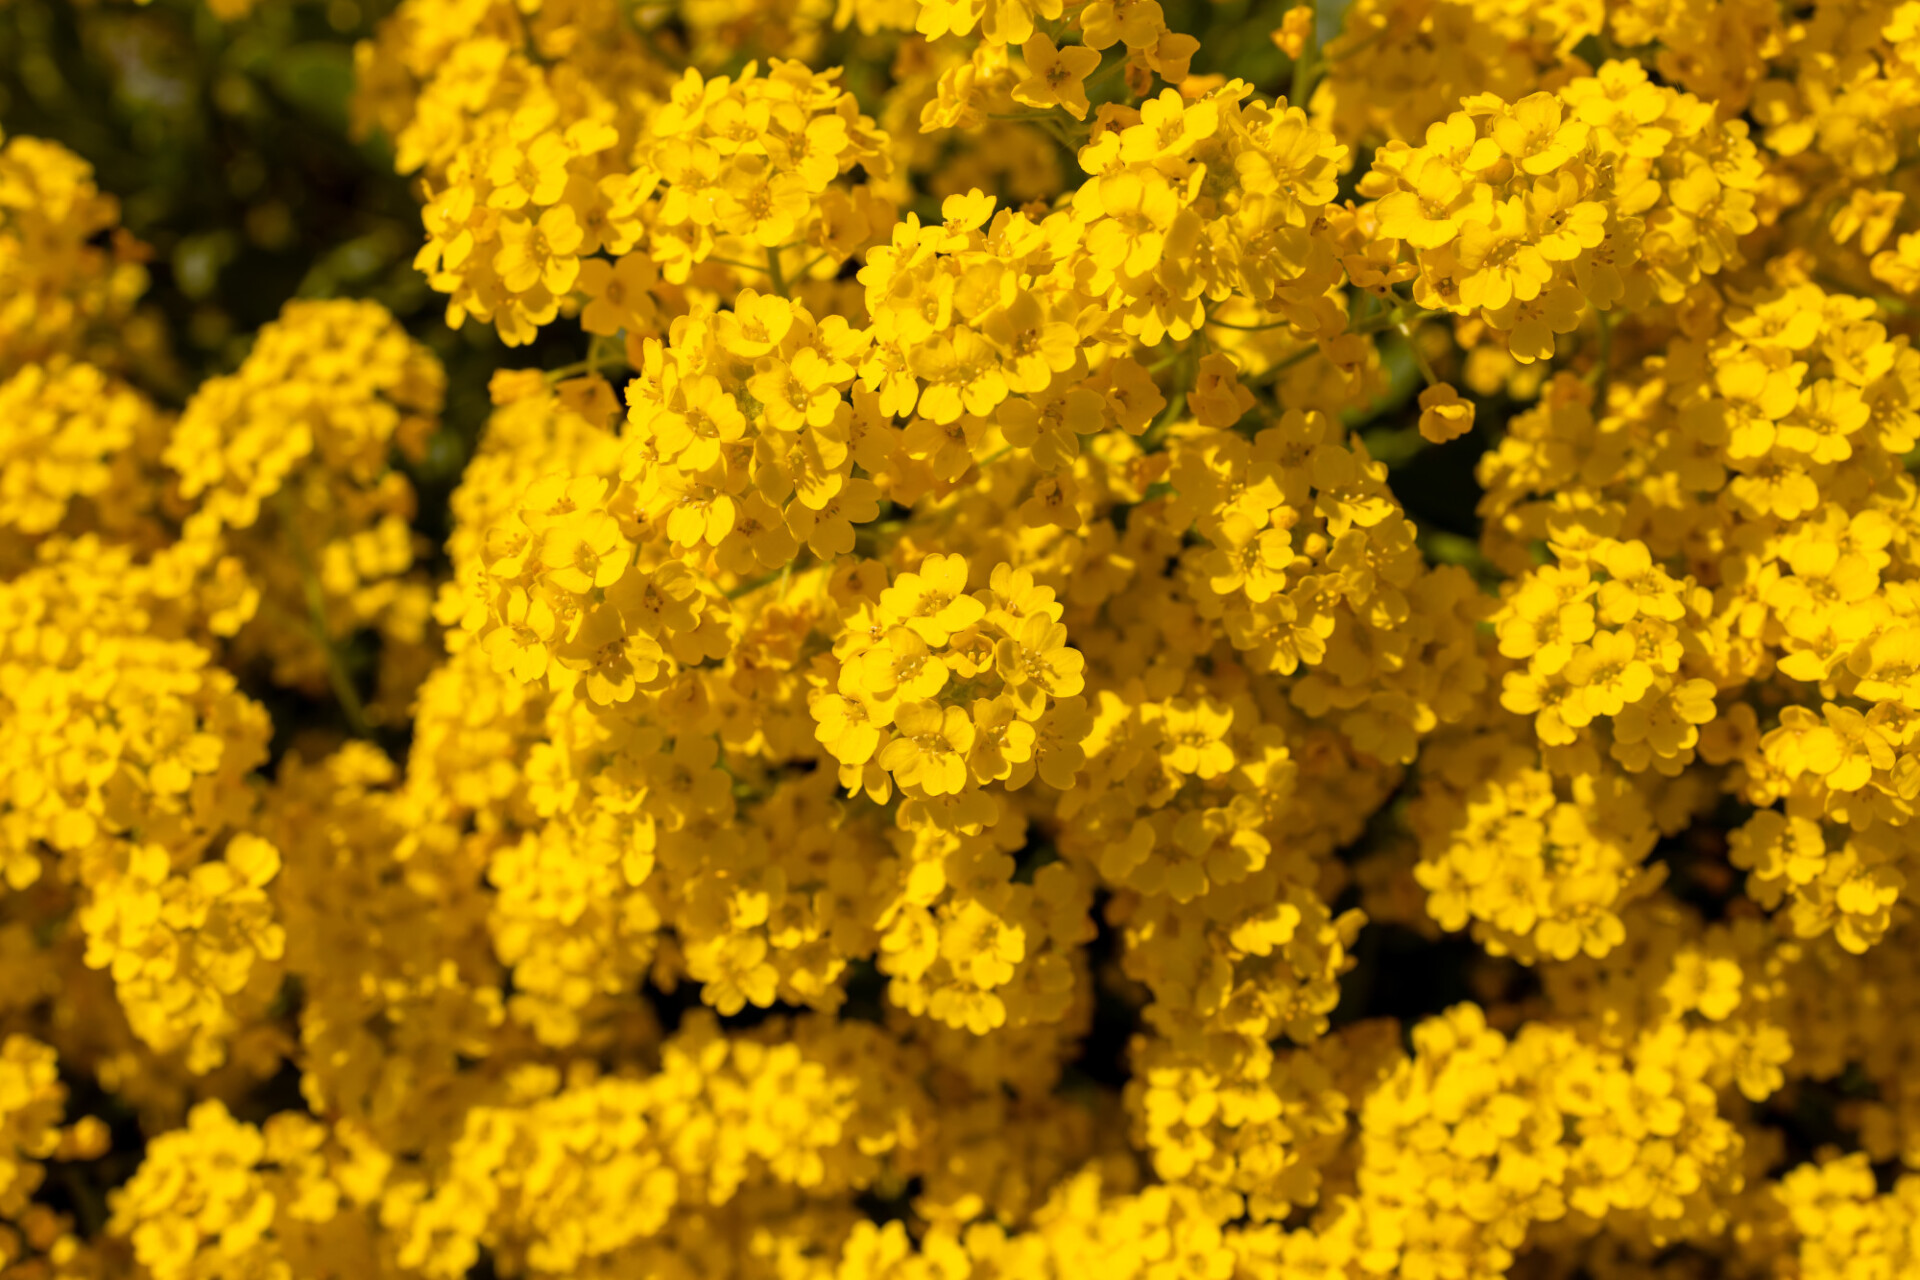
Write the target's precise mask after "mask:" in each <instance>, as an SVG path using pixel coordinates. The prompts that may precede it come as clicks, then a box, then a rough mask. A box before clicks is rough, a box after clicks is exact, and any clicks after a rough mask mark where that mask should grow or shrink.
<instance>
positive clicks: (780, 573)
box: [721, 547, 812, 600]
mask: <svg viewBox="0 0 1920 1280" xmlns="http://www.w3.org/2000/svg"><path fill="white" fill-rule="evenodd" d="M811 558H812V554H811V553H810V552H808V550H807V549H806V548H805V547H802V548H801V549H800V554H799V555H798V556H796V557H795V558H794V559H792V560H789V561H788V562H787V563H786V564H784V565H782V566H780V567H779V568H778V569H774V570H771V571H769V572H767V573H763V574H761V575H760V576H759V577H757V578H748V579H747V580H746V581H745V582H742V583H740V584H738V585H737V586H734V587H732V588H731V589H729V590H727V591H724V592H722V593H721V594H723V595H724V596H726V598H727V599H729V600H738V599H739V598H740V597H742V596H750V595H752V594H753V593H754V592H756V591H758V590H759V589H760V588H762V587H770V586H772V585H773V584H774V583H776V582H778V581H780V580H781V579H782V578H786V577H790V576H791V575H792V573H793V571H794V569H795V568H798V567H801V566H802V565H803V563H804V562H805V561H807V560H810V559H811ZM783 594H784V593H783Z"/></svg>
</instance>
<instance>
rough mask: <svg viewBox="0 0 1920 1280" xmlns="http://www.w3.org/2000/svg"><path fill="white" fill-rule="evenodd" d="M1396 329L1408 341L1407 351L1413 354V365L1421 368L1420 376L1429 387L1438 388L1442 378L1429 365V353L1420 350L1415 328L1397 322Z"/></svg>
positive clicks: (1406, 323) (1405, 323)
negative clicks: (1414, 331)
mask: <svg viewBox="0 0 1920 1280" xmlns="http://www.w3.org/2000/svg"><path fill="white" fill-rule="evenodd" d="M1394 327H1395V328H1397V329H1399V330H1400V336H1401V337H1403V338H1405V339H1406V340H1407V350H1409V351H1411V352H1413V363H1414V364H1415V365H1416V366H1417V367H1418V368H1419V370H1420V376H1421V377H1422V378H1424V379H1425V380H1426V383H1427V385H1428V386H1430V387H1433V386H1438V385H1439V384H1440V378H1439V376H1438V375H1437V374H1435V373H1434V371H1433V366H1432V365H1431V364H1428V363H1427V353H1426V352H1424V351H1422V350H1421V349H1420V342H1419V339H1417V338H1415V337H1414V336H1413V326H1412V325H1411V324H1409V323H1408V322H1407V321H1405V320H1401V321H1398V322H1396V324H1395V325H1394Z"/></svg>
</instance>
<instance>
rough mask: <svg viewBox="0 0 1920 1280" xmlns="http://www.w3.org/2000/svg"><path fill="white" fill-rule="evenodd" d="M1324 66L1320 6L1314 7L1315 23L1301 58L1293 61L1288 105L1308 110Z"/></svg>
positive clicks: (1311, 27)
mask: <svg viewBox="0 0 1920 1280" xmlns="http://www.w3.org/2000/svg"><path fill="white" fill-rule="evenodd" d="M1322 69H1323V64H1322V62H1321V58H1320V5H1319V4H1318V3H1317V0H1316V3H1315V4H1314V6H1313V22H1312V24H1311V25H1310V26H1308V28H1307V43H1306V45H1305V46H1304V47H1302V48H1301V50H1300V56H1299V57H1297V58H1295V59H1294V60H1293V82H1292V84H1291V85H1290V86H1289V88H1288V90H1287V105H1288V106H1290V107H1299V108H1300V109H1302V110H1305V109H1306V105H1307V98H1308V97H1309V96H1310V95H1311V94H1312V93H1313V85H1314V82H1315V81H1316V80H1318V79H1319V78H1320V72H1321V70H1322Z"/></svg>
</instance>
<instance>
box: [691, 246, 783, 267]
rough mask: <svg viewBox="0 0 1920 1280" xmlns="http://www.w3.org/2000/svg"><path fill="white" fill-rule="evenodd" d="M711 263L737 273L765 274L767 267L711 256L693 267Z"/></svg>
mask: <svg viewBox="0 0 1920 1280" xmlns="http://www.w3.org/2000/svg"><path fill="white" fill-rule="evenodd" d="M767 252H768V253H772V252H773V250H771V249H769V250H767ZM709 262H714V263H718V264H719V265H721V266H723V267H732V268H733V269H734V270H735V271H759V272H763V273H764V272H765V271H766V268H765V267H762V266H756V265H755V264H753V263H751V262H735V261H734V260H733V259H732V258H715V257H711V256H709V257H705V258H702V259H700V261H699V262H696V263H694V264H693V265H694V266H696V267H699V266H704V265H706V264H707V263H709Z"/></svg>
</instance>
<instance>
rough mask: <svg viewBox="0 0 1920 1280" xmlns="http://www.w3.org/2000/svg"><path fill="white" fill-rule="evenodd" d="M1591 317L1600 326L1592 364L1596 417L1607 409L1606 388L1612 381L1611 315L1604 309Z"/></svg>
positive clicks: (1594, 411)
mask: <svg viewBox="0 0 1920 1280" xmlns="http://www.w3.org/2000/svg"><path fill="white" fill-rule="evenodd" d="M1593 318H1594V322H1595V323H1596V324H1598V325H1599V326H1600V344H1599V347H1598V349H1597V350H1596V351H1595V353H1594V355H1595V357H1596V359H1595V362H1594V366H1593V413H1594V417H1595V418H1596V419H1597V418H1599V417H1600V416H1601V415H1603V414H1605V413H1606V411H1607V390H1608V388H1609V386H1610V385H1611V384H1612V381H1613V316H1612V314H1611V313H1609V312H1606V311H1595V312H1594V313H1593Z"/></svg>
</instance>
